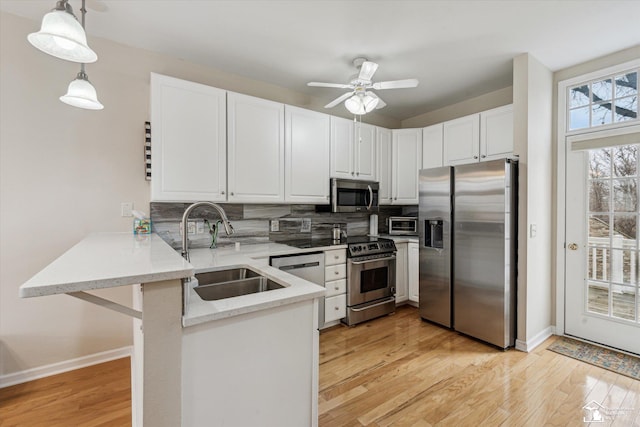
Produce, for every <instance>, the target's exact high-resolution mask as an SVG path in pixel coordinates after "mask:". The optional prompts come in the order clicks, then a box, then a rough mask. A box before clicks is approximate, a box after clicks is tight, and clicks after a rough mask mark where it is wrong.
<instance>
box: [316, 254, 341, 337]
mask: <svg viewBox="0 0 640 427" xmlns="http://www.w3.org/2000/svg"><path fill="white" fill-rule="evenodd" d="M324 287H325V289H326V293H325V297H324V313H323V314H324V324H323V322H322V321H321V322H320V327H321V328H322V327H328V326H333V325H335V324H337V323H338V321H339V320H340V319H343V318H345V317H346V316H347V250H346V249H332V250H329V251H325V253H324Z"/></svg>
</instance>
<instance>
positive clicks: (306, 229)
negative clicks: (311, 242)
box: [300, 218, 311, 233]
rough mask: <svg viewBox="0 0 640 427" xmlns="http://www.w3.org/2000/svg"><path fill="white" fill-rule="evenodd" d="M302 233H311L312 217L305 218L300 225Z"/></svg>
mask: <svg viewBox="0 0 640 427" xmlns="http://www.w3.org/2000/svg"><path fill="white" fill-rule="evenodd" d="M300 232H301V233H311V218H303V219H302V226H301V227H300Z"/></svg>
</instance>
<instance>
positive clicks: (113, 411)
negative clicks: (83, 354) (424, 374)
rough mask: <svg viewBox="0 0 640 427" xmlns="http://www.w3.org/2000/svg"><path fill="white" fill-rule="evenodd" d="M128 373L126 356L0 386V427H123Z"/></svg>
mask: <svg viewBox="0 0 640 427" xmlns="http://www.w3.org/2000/svg"><path fill="white" fill-rule="evenodd" d="M130 375H131V362H130V359H129V358H128V357H127V358H124V359H118V360H114V361H112V362H107V363H102V364H99V365H94V366H89V367H86V368H82V369H77V370H75V371H71V372H66V373H64V374H59V375H53V376H50V377H46V378H43V379H39V380H36V381H31V382H28V383H24V384H18V385H14V386H11V387H6V388H0V426H2V427H8V426H47V427H49V426H51V427H54V426H61V427H62V426H65V427H69V426H129V425H131V376H130Z"/></svg>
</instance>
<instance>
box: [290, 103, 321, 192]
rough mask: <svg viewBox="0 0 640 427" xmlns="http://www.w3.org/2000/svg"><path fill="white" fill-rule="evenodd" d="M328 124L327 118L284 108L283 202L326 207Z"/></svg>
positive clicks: (300, 109)
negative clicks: (324, 205) (323, 205)
mask: <svg viewBox="0 0 640 427" xmlns="http://www.w3.org/2000/svg"><path fill="white" fill-rule="evenodd" d="M330 129H331V125H330V120H329V116H328V115H327V114H322V113H317V112H315V111H310V110H304V109H302V108H297V107H292V106H289V105H287V106H285V151H284V159H285V169H284V172H285V185H284V189H285V201H286V202H293V203H314V204H328V203H329V145H330Z"/></svg>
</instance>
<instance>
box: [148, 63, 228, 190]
mask: <svg viewBox="0 0 640 427" xmlns="http://www.w3.org/2000/svg"><path fill="white" fill-rule="evenodd" d="M225 105H226V91H224V90H220V89H216V88H213V87H210V86H205V85H201V84H198V83H193V82H188V81H185V80H180V79H176V78H173V77H167V76H163V75H160V74H155V73H151V126H152V133H151V136H152V142H151V144H152V147H151V162H152V167H153V172H152V174H151V201H179V202H193V201H196V200H209V201H225V200H226V194H225V190H226V186H227V168H226V164H227V162H226V106H225Z"/></svg>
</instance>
